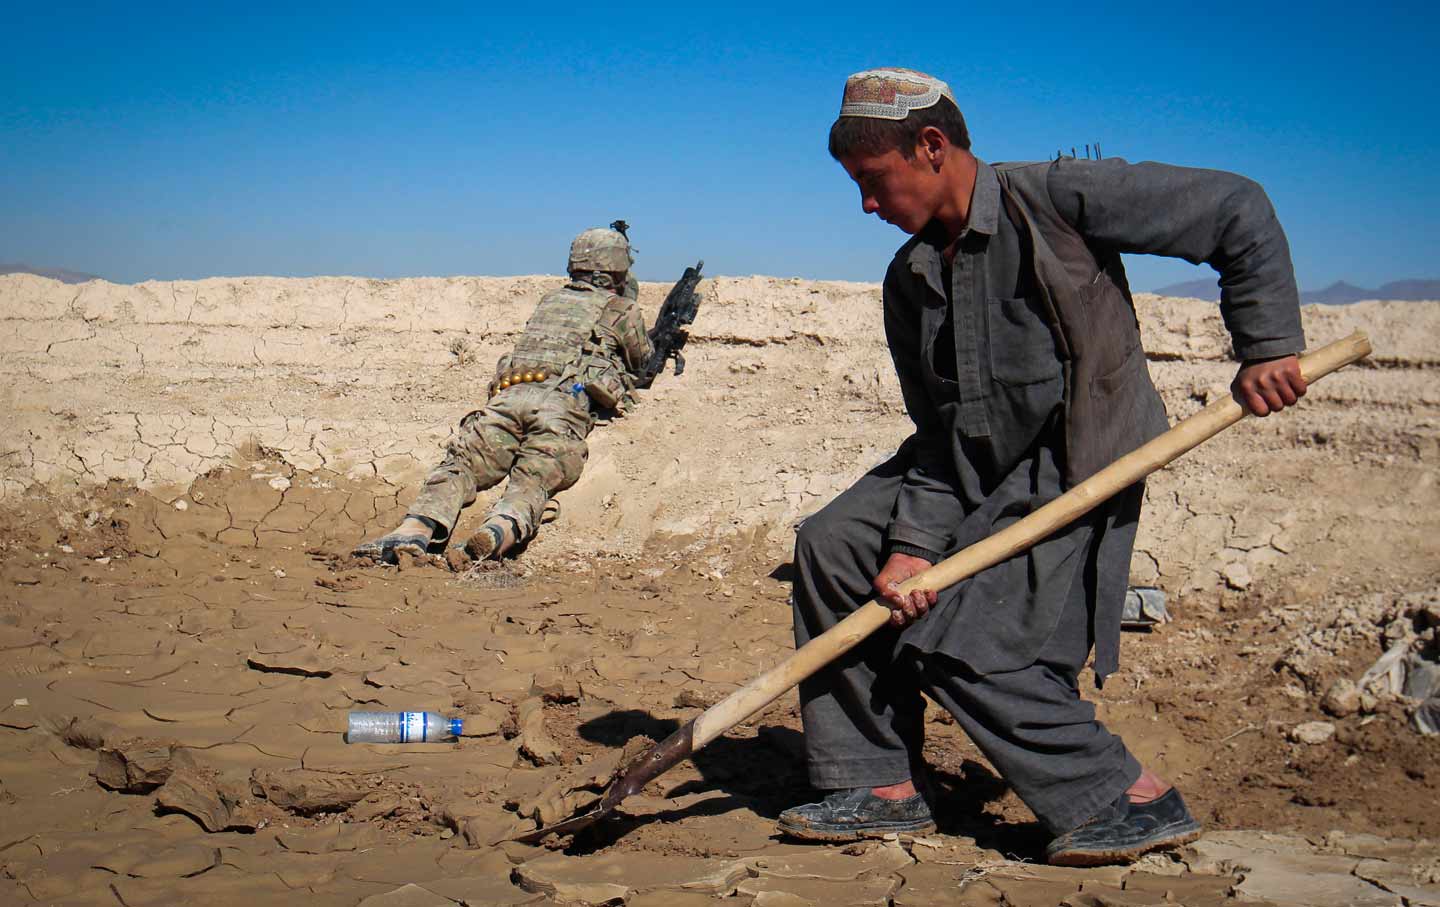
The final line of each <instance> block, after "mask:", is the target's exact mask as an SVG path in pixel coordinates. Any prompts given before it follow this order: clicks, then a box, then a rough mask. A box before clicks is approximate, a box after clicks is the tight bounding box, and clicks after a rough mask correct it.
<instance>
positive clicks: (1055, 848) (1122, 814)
mask: <svg viewBox="0 0 1440 907" xmlns="http://www.w3.org/2000/svg"><path fill="white" fill-rule="evenodd" d="M1198 837H1200V823H1199V822H1197V821H1196V820H1195V817H1194V816H1192V815H1190V810H1188V809H1186V808H1185V801H1184V800H1183V799H1182V798H1181V797H1180V791H1178V790H1176V789H1175V788H1173V787H1172V788H1170V790H1168V791H1166V792H1165V793H1164V794H1163V795H1162V796H1160V797H1157V798H1155V799H1154V800H1151V801H1150V802H1149V803H1131V802H1130V798H1129V797H1128V796H1126V795H1125V794H1121V795H1120V799H1118V800H1116V801H1115V802H1114V803H1111V804H1110V805H1109V806H1107V807H1105V808H1104V809H1102V810H1101V811H1100V812H1099V813H1097V814H1096V815H1095V816H1094V817H1092V818H1091V819H1090V820H1089V821H1088V822H1086V823H1085V824H1084V825H1081V826H1080V827H1079V828H1077V829H1075V830H1074V831H1069V832H1066V833H1065V834H1063V835H1061V836H1060V837H1058V838H1056V839H1055V840H1053V841H1051V842H1050V845H1049V846H1048V847H1046V848H1045V859H1046V860H1047V861H1048V862H1049V863H1050V864H1051V865H1054V866H1100V865H1103V864H1105V863H1129V862H1132V861H1134V860H1136V859H1139V857H1140V856H1141V855H1142V854H1145V853H1149V852H1150V851H1152V850H1159V849H1161V848H1165V847H1175V846H1178V845H1180V844H1184V843H1187V842H1189V841H1193V840H1195V839H1196V838H1198Z"/></svg>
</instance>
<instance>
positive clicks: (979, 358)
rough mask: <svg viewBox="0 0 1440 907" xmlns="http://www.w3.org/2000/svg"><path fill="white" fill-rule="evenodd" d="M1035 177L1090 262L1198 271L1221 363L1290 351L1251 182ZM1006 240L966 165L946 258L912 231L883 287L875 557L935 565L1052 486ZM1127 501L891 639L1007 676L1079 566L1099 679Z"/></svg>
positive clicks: (1180, 176)
mask: <svg viewBox="0 0 1440 907" xmlns="http://www.w3.org/2000/svg"><path fill="white" fill-rule="evenodd" d="M1030 166H1040V167H1044V166H1046V165H1030ZM1046 180H1047V184H1048V189H1049V196H1050V199H1051V200H1052V202H1053V203H1054V205H1055V207H1056V209H1057V210H1058V212H1059V213H1060V215H1061V216H1062V217H1063V218H1064V219H1065V221H1066V222H1067V223H1069V224H1070V225H1071V226H1073V227H1074V228H1075V229H1076V230H1077V232H1079V233H1080V235H1081V236H1082V237H1084V238H1085V240H1086V243H1087V245H1089V246H1090V247H1091V249H1092V250H1093V251H1094V253H1095V254H1096V257H1097V258H1098V257H1101V255H1102V254H1103V255H1109V254H1112V253H1116V252H1144V253H1153V254H1158V255H1169V256H1175V257H1180V258H1185V259H1187V260H1189V261H1191V262H1195V263H1200V262H1205V263H1208V264H1211V265H1212V266H1214V267H1215V268H1216V270H1218V271H1219V272H1220V275H1221V280H1220V283H1221V286H1222V303H1221V310H1222V314H1223V315H1224V318H1225V322H1226V325H1227V327H1228V328H1229V329H1230V331H1231V334H1232V336H1233V338H1234V343H1235V351H1236V355H1237V357H1238V358H1242V359H1243V358H1262V357H1268V356H1276V355H1284V354H1288V353H1295V352H1299V351H1300V350H1302V349H1303V348H1304V337H1303V334H1302V332H1301V329H1300V318H1299V309H1298V292H1297V291H1296V289H1295V279H1294V273H1293V269H1292V266H1291V264H1290V258H1289V247H1288V245H1287V243H1286V241H1285V237H1284V233H1283V232H1282V231H1281V229H1280V226H1279V223H1278V221H1277V220H1276V218H1275V216H1274V212H1273V209H1272V208H1271V206H1270V203H1269V201H1268V199H1266V197H1265V195H1264V192H1263V191H1261V190H1260V189H1259V187H1258V186H1257V185H1256V184H1255V183H1253V182H1252V181H1250V180H1246V179H1244V178H1242V177H1238V176H1236V175H1234V174H1229V173H1223V172H1220V171H1212V170H1196V169H1190V168H1180V167H1171V166H1167V165H1163V164H1154V163H1142V164H1135V165H1131V164H1127V163H1126V162H1125V161H1123V160H1119V159H1110V160H1105V161H1075V160H1061V161H1056V162H1054V163H1053V164H1050V165H1048V173H1047V174H1046ZM1023 243H1024V240H1023V239H1022V235H1021V233H1020V232H1019V231H1017V228H1016V225H1015V224H1014V223H1012V221H1011V217H1010V215H1009V214H1008V213H1007V211H1006V207H1005V205H1004V204H1003V203H1002V198H1001V188H1000V183H999V181H998V179H997V177H996V174H995V171H994V169H993V168H991V167H990V166H989V165H987V164H985V163H983V162H980V164H979V171H978V174H977V179H976V184H975V189H974V193H973V196H972V199H971V208H970V218H969V224H968V227H967V228H966V230H965V232H964V233H963V234H962V235H961V237H960V238H959V240H958V242H957V251H956V253H955V256H954V259H953V263H947V262H945V261H944V258H943V255H942V254H941V251H940V249H938V248H937V247H936V245H935V244H933V243H932V241H931V239H930V238H928V237H927V236H925V235H924V234H922V235H920V236H916V237H914V238H912V239H911V240H910V241H909V242H907V243H906V244H905V245H904V246H902V247H901V249H900V251H899V252H898V253H897V254H896V256H895V260H894V261H893V262H892V263H891V266H890V269H889V271H888V273H887V274H886V278H885V285H884V307H885V329H886V337H887V341H888V343H889V346H890V350H891V354H892V356H893V358H894V361H895V368H896V371H897V373H898V375H899V378H900V386H901V391H902V393H903V395H904V399H905V404H906V408H907V409H908V411H909V413H910V416H911V419H912V420H913V421H914V423H915V429H916V430H915V434H914V435H913V436H912V438H911V439H910V440H909V441H907V442H906V449H907V450H908V452H909V454H910V456H911V458H912V459H911V466H910V468H909V470H908V472H907V473H906V475H905V480H904V483H903V485H902V487H901V490H900V493H899V495H898V497H897V499H896V501H895V507H894V512H893V514H892V516H891V520H890V523H889V526H888V528H887V549H888V550H889V551H891V552H895V551H899V552H905V553H910V554H916V555H919V556H922V557H925V558H927V559H929V560H931V561H935V560H938V559H939V558H940V557H943V556H945V555H948V554H951V553H953V552H955V551H958V550H960V549H961V548H964V547H966V546H968V545H971V544H974V543H975V542H978V541H980V540H981V539H983V538H985V537H986V536H988V535H991V534H993V533H994V532H996V531H998V530H1000V529H1002V528H1004V527H1005V526H1006V525H1009V524H1010V523H1012V522H1014V521H1015V520H1017V519H1019V518H1021V517H1023V516H1025V515H1026V514H1028V513H1030V512H1032V511H1034V510H1036V509H1038V508H1039V507H1041V506H1043V505H1044V504H1046V503H1048V502H1049V501H1050V500H1053V499H1054V498H1055V497H1057V496H1058V495H1059V494H1061V493H1062V492H1063V491H1064V480H1063V475H1064V464H1063V462H1062V458H1063V456H1064V453H1063V452H1064V449H1065V445H1064V436H1063V431H1064V427H1063V405H1064V391H1065V387H1064V371H1063V368H1062V363H1061V361H1060V359H1059V357H1058V355H1057V353H1056V348H1055V345H1054V339H1053V335H1052V332H1051V326H1050V324H1049V322H1048V320H1047V318H1046V315H1045V314H1044V312H1045V308H1044V306H1043V302H1042V300H1041V298H1040V296H1039V293H1038V288H1037V287H1036V286H1035V285H1034V277H1033V273H1034V272H1033V270H1032V269H1031V268H1030V267H1029V263H1028V261H1027V250H1026V249H1025V248H1024V245H1023ZM1138 493H1139V490H1138V488H1137V489H1135V490H1134V491H1133V492H1132V493H1131V494H1130V495H1128V496H1125V495H1122V496H1120V497H1118V498H1117V499H1115V500H1114V501H1112V502H1109V503H1108V504H1107V505H1105V506H1102V507H1101V508H1099V509H1097V510H1096V511H1095V512H1094V513H1092V514H1091V515H1090V516H1089V517H1087V518H1086V519H1083V520H1081V521H1079V522H1077V523H1075V524H1072V525H1071V526H1069V527H1066V528H1064V529H1061V530H1058V531H1057V532H1056V533H1055V534H1054V535H1052V536H1051V537H1049V538H1047V539H1046V540H1044V541H1042V542H1041V543H1040V544H1038V545H1036V546H1035V547H1034V548H1032V549H1031V550H1030V551H1029V552H1027V553H1026V554H1023V555H1020V556H1017V557H1015V558H1012V559H1010V560H1008V561H1006V562H1004V563H1001V564H997V565H995V566H994V567H991V568H990V569H988V570H986V571H984V572H982V573H980V574H978V575H976V576H975V577H973V578H971V579H970V580H968V581H966V582H963V583H961V584H959V585H957V586H955V587H952V588H951V589H949V590H946V591H945V592H943V593H942V594H941V596H940V600H939V602H938V604H937V606H936V608H935V609H934V610H933V611H932V613H931V614H930V615H929V616H928V617H926V618H925V619H924V620H921V621H918V622H916V623H915V624H913V625H912V626H910V627H909V628H907V629H906V630H905V631H904V633H903V634H902V635H901V639H900V643H901V644H902V645H910V646H914V647H915V648H917V649H919V650H920V651H922V652H942V653H944V654H946V655H950V656H952V657H955V658H958V659H960V660H961V661H963V662H965V663H966V664H968V665H969V666H970V667H971V668H972V669H974V670H975V671H977V672H980V673H982V674H983V673H990V672H996V671H1006V670H1014V669H1017V668H1020V667H1023V666H1025V665H1028V664H1030V663H1031V662H1033V660H1034V658H1035V655H1036V653H1037V652H1038V651H1039V650H1040V648H1041V647H1042V646H1043V645H1044V643H1045V641H1046V640H1047V639H1048V638H1049V636H1050V633H1051V632H1052V630H1053V629H1054V627H1055V624H1056V621H1057V620H1058V619H1059V615H1060V612H1061V609H1062V606H1063V604H1064V602H1065V600H1066V598H1067V596H1068V595H1069V594H1070V589H1071V586H1072V584H1073V583H1074V582H1077V581H1080V580H1081V579H1082V578H1083V572H1082V571H1084V570H1087V569H1089V570H1092V571H1093V573H1094V575H1093V576H1091V577H1090V578H1089V579H1090V580H1091V581H1092V582H1093V584H1094V585H1093V588H1094V589H1095V593H1094V602H1093V605H1092V608H1093V611H1092V633H1093V634H1094V642H1095V649H1096V651H1095V672H1096V676H1097V679H1103V678H1104V676H1105V675H1107V674H1109V673H1111V672H1113V671H1114V669H1115V668H1116V666H1117V665H1118V647H1119V611H1120V607H1121V603H1122V601H1123V597H1124V589H1125V584H1126V581H1127V578H1128V572H1129V564H1130V555H1131V551H1132V548H1133V545H1134V536H1135V522H1134V519H1135V515H1136V510H1137V507H1136V504H1137V503H1138V502H1137V501H1136V497H1137V496H1138Z"/></svg>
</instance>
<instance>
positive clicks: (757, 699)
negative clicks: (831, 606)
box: [693, 331, 1370, 750]
mask: <svg viewBox="0 0 1440 907" xmlns="http://www.w3.org/2000/svg"><path fill="white" fill-rule="evenodd" d="M1368 355H1370V341H1369V340H1368V339H1367V338H1366V336H1365V335H1364V334H1363V333H1361V332H1359V331H1356V332H1355V333H1354V334H1351V335H1350V336H1349V337H1346V338H1344V339H1343V340H1337V341H1335V342H1334V343H1331V344H1330V345H1328V346H1324V347H1321V348H1320V349H1318V350H1315V351H1314V352H1312V353H1307V354H1306V355H1304V356H1301V357H1300V373H1301V374H1302V375H1304V377H1305V381H1306V382H1307V383H1313V382H1314V381H1317V380H1319V379H1320V378H1323V377H1324V376H1326V375H1328V374H1330V373H1331V372H1333V371H1335V370H1336V369H1338V368H1341V367H1342V366H1346V365H1349V364H1350V363H1352V362H1356V361H1359V360H1360V359H1363V358H1365V357H1366V356H1368ZM1246 415H1247V413H1246V411H1245V409H1244V408H1243V407H1241V406H1240V404H1239V403H1236V402H1235V400H1234V399H1232V398H1230V397H1226V398H1225V399H1224V400H1220V401H1218V402H1216V403H1212V404H1210V405H1209V406H1207V407H1205V408H1204V409H1202V410H1201V411H1200V412H1198V413H1196V414H1195V415H1193V416H1191V417H1189V418H1188V419H1184V420H1182V421H1180V422H1178V423H1176V425H1175V426H1174V427H1172V428H1171V429H1170V430H1169V431H1167V432H1165V433H1164V434H1162V435H1160V436H1159V437H1158V438H1155V439H1154V440H1152V441H1150V442H1149V443H1147V444H1144V445H1142V446H1140V447H1138V448H1136V449H1135V450H1133V451H1131V452H1130V453H1128V454H1126V455H1125V456H1123V457H1121V458H1120V459H1118V460H1116V461H1115V462H1114V463H1111V464H1110V465H1109V466H1107V467H1105V468H1104V469H1102V470H1100V471H1099V472H1097V473H1095V474H1094V475H1093V476H1091V477H1090V478H1088V479H1086V480H1085V481H1083V482H1081V483H1080V484H1079V485H1076V486H1075V487H1074V488H1072V489H1070V490H1069V491H1067V492H1065V493H1064V494H1062V495H1061V496H1060V497H1058V498H1056V499H1055V500H1053V501H1051V502H1050V503H1048V504H1046V505H1045V506H1044V507H1041V508H1040V509H1039V510H1036V511H1035V512H1034V513H1032V514H1030V515H1028V516H1026V517H1025V518H1024V519H1021V520H1017V521H1016V522H1014V523H1012V524H1010V525H1009V526H1007V527H1005V528H1004V529H1002V530H1000V531H999V532H997V533H995V534H994V535H992V536H990V537H988V538H986V539H983V540H982V541H979V542H977V543H975V544H974V545H971V546H970V547H968V548H966V549H964V550H963V551H960V552H957V553H956V554H953V555H951V556H950V557H948V558H946V559H945V560H943V561H941V562H940V563H938V564H936V565H934V566H933V567H931V568H930V569H928V570H924V571H922V572H920V573H917V574H916V575H915V576H912V577H911V578H910V579H908V580H906V581H905V582H903V583H901V584H900V591H901V592H902V593H904V592H910V591H913V590H915V589H935V590H940V589H945V588H947V587H949V586H953V585H954V584H956V583H958V582H960V581H961V580H963V579H966V578H967V577H971V576H974V575H975V574H977V573H979V572H980V571H981V570H984V569H985V568H987V567H990V566H993V565H994V564H998V563H1000V562H1001V561H1003V560H1005V559H1006V558H1009V557H1012V556H1014V555H1015V554H1017V553H1019V552H1021V551H1024V550H1025V549H1027V548H1029V547H1030V546H1032V545H1034V544H1035V543H1037V542H1039V541H1040V540H1041V539H1043V538H1045V537H1046V536H1047V535H1049V534H1050V533H1052V532H1054V531H1055V530H1056V529H1059V528H1060V527H1061V526H1065V525H1067V524H1069V523H1070V522H1072V521H1074V520H1076V519H1078V518H1080V517H1081V516H1084V515H1085V514H1087V513H1089V512H1090V511H1091V510H1094V509H1095V508H1096V507H1098V506H1099V505H1100V504H1102V503H1104V502H1105V501H1106V500H1107V499H1109V498H1110V497H1112V496H1114V495H1115V494H1116V493H1118V492H1119V491H1121V490H1122V489H1125V488H1128V487H1130V486H1131V485H1133V484H1135V483H1136V482H1138V481H1140V480H1141V479H1143V478H1145V477H1146V476H1148V475H1150V473H1152V472H1154V471H1155V470H1157V469H1159V468H1160V467H1162V466H1164V465H1165V464H1167V463H1169V462H1170V461H1171V460H1174V459H1175V458H1176V457H1178V456H1180V455H1181V454H1183V453H1185V452H1186V451H1188V450H1190V449H1191V448H1193V447H1195V446H1196V445H1198V444H1200V443H1202V442H1204V441H1206V440H1209V439H1210V438H1213V437H1214V436H1215V435H1217V434H1219V433H1220V432H1222V431H1224V430H1225V429H1227V428H1229V427H1230V426H1232V425H1234V424H1235V423H1236V422H1239V421H1240V420H1241V419H1243V418H1245V416H1246ZM889 620H890V609H889V608H888V607H886V606H885V605H882V604H880V603H878V602H875V601H870V602H868V603H866V604H865V605H863V606H861V607H860V608H859V609H858V610H856V611H855V612H854V613H853V614H851V615H850V616H849V617H847V618H845V619H844V620H842V621H840V623H838V624H836V625H835V626H833V627H831V628H830V629H829V630H826V631H825V632H824V633H822V634H820V635H819V636H817V637H815V638H814V639H812V640H811V641H810V642H808V643H806V644H805V645H804V646H801V647H800V648H799V649H798V650H797V651H796V652H795V654H794V655H792V656H790V657H789V658H787V659H786V660H785V661H783V662H781V663H780V664H778V665H776V666H775V667H773V668H771V669H770V670H768V671H766V672H765V673H764V674H761V675H760V676H759V677H757V678H755V679H754V680H752V681H750V683H748V684H746V685H745V686H743V687H741V688H740V689H738V690H736V691H735V692H734V693H731V694H730V695H729V696H727V697H726V698H725V699H722V700H721V701H720V702H717V703H715V705H713V706H711V707H710V708H709V709H707V710H706V711H705V712H704V713H703V714H701V715H700V716H699V717H697V718H696V719H695V730H694V747H693V748H694V749H696V750H698V749H700V747H702V746H704V745H705V744H707V743H709V742H710V741H711V740H714V739H715V738H716V737H719V736H720V735H721V734H723V733H725V732H726V731H728V730H729V729H730V728H732V727H734V726H735V725H736V724H739V723H740V722H741V721H744V720H745V719H746V718H749V717H750V716H751V715H753V714H755V713H756V712H758V711H760V710H761V709H763V708H764V707H765V706H767V705H769V704H770V703H772V702H774V701H775V700H776V699H778V698H780V696H781V695H783V694H784V693H785V691H786V690H789V689H790V688H791V687H793V686H795V685H796V684H798V683H799V682H800V681H802V680H804V679H805V678H807V677H809V676H810V675H811V674H814V673H815V672H816V671H818V670H820V669H821V668H823V667H825V665H827V664H829V663H830V662H831V661H834V660H835V659H836V658H838V657H840V656H841V655H843V654H845V653H846V652H848V651H850V650H851V649H852V648H854V647H855V646H856V645H858V644H859V643H860V641H861V640H863V639H865V637H867V636H869V635H870V634H871V633H874V632H875V631H876V630H878V629H880V628H881V627H883V626H884V625H885V623H886V622H887V621H889Z"/></svg>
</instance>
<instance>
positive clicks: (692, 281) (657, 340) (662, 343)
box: [636, 260, 705, 387]
mask: <svg viewBox="0 0 1440 907" xmlns="http://www.w3.org/2000/svg"><path fill="white" fill-rule="evenodd" d="M703 267H705V262H704V261H703V260H702V261H699V262H697V263H696V265H695V267H693V268H686V269H685V273H684V274H681V275H680V279H679V280H677V281H675V286H673V287H671V288H670V292H669V294H668V295H666V297H665V304H664V305H662V306H660V314H659V315H657V316H656V317H655V327H653V328H651V329H650V343H651V345H653V346H654V347H655V352H654V353H652V354H651V356H650V361H649V362H647V363H645V368H644V370H643V371H642V372H641V374H640V380H639V381H637V382H636V384H638V385H639V386H640V387H649V386H650V382H652V381H654V380H655V376H656V375H658V374H660V373H661V372H663V371H665V363H666V362H667V361H669V360H671V359H674V360H675V374H677V375H678V374H680V373H681V372H683V371H685V357H684V356H682V355H680V348H681V347H683V346H684V345H685V341H686V339H688V337H689V335H688V334H686V333H685V325H687V324H690V323H691V322H693V321H694V320H695V313H696V312H697V311H699V309H700V296H699V294H697V293H696V292H695V287H696V285H697V284H699V283H700V269H701V268H703Z"/></svg>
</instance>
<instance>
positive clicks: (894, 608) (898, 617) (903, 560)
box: [874, 554, 935, 627]
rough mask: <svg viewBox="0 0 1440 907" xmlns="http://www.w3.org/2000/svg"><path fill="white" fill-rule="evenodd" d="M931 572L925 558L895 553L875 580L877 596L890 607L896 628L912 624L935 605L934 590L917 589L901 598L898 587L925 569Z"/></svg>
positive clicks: (891, 620)
mask: <svg viewBox="0 0 1440 907" xmlns="http://www.w3.org/2000/svg"><path fill="white" fill-rule="evenodd" d="M928 569H930V562H929V561H927V560H925V559H924V558H923V557H914V556H913V555H909V554H892V555H890V558H889V559H888V560H886V561H885V566H883V567H881V568H880V575H879V576H877V577H875V584H874V585H875V594H876V595H878V596H880V599H881V601H883V602H884V603H885V604H886V605H889V606H890V623H891V624H893V625H894V626H897V627H903V626H906V625H908V624H912V623H914V622H915V621H917V620H919V619H920V618H922V617H924V616H925V614H926V612H928V611H929V610H930V607H931V606H932V605H934V604H935V590H934V589H916V590H914V591H913V592H911V593H910V594H909V595H901V594H900V592H899V586H900V584H901V583H903V582H905V581H906V580H907V579H909V578H910V577H912V576H914V575H915V574H917V573H919V572H920V571H922V570H928Z"/></svg>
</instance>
